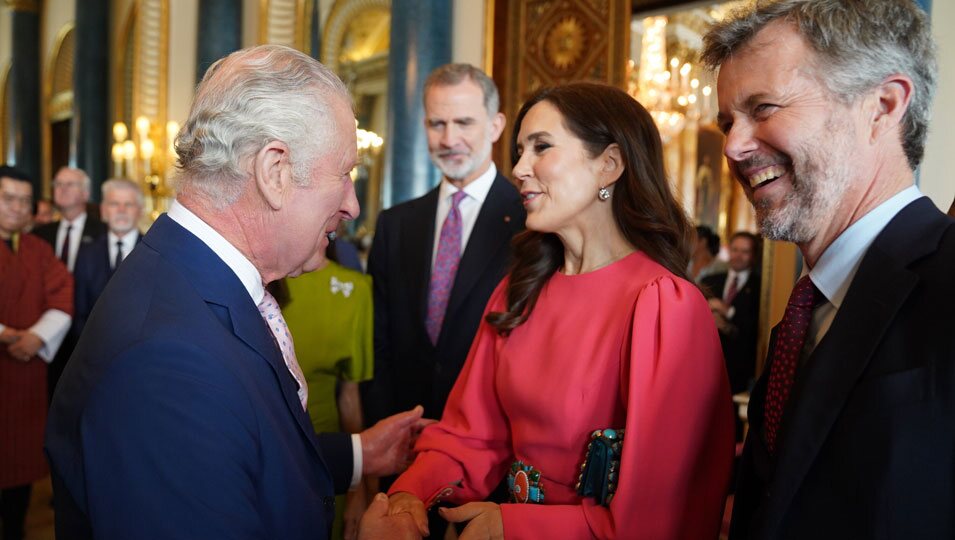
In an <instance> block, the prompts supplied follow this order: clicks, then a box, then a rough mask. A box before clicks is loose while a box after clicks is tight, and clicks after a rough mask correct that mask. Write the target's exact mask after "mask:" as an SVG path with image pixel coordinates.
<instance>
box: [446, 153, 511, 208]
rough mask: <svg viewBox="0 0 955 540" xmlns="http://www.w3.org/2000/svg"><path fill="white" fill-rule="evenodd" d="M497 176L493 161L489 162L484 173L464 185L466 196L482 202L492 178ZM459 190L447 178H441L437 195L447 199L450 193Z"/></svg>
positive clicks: (489, 189)
mask: <svg viewBox="0 0 955 540" xmlns="http://www.w3.org/2000/svg"><path fill="white" fill-rule="evenodd" d="M496 177H497V167H496V166H495V165H494V162H493V161H492V162H491V165H490V167H488V168H487V170H486V171H484V174H482V175H481V176H478V177H477V178H476V179H475V180H474V181H473V182H471V183H470V184H468V185H466V186H464V192H465V193H467V194H468V197H470V198H472V199H474V200H476V201H477V202H479V203H481V204H482V205H483V204H484V199H486V198H487V194H488V192H490V191H491V184H493V183H494V179H495V178H496ZM458 191H460V190H459V189H458V188H457V187H455V186H454V185H453V184H451V182H449V181H448V179H447V178H442V179H441V187H440V191H439V192H438V197H439V198H440V199H441V200H442V201H445V200H449V199H450V198H451V195H454V194H455V193H457V192H458Z"/></svg>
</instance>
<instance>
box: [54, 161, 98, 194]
mask: <svg viewBox="0 0 955 540" xmlns="http://www.w3.org/2000/svg"><path fill="white" fill-rule="evenodd" d="M63 171H71V172H75V173H77V174H79V175H80V183H81V185H80V187H82V188H83V191H85V192H87V193H89V192H90V190H91V189H92V188H93V183H92V182H91V181H90V175H88V174H86V171H84V170H83V169H80V168H77V167H60V168H59V169H57V171H56V174H54V175H53V178H54V179H56V177H57V176H59V175H60V173H61V172H63Z"/></svg>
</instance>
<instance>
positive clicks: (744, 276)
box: [726, 268, 750, 284]
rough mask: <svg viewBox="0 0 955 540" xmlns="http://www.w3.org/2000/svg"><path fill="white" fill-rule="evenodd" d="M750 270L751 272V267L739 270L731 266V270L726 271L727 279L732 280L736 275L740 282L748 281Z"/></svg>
mask: <svg viewBox="0 0 955 540" xmlns="http://www.w3.org/2000/svg"><path fill="white" fill-rule="evenodd" d="M749 272H750V269H749V268H747V269H746V270H740V271H739V272H737V271H736V270H733V269H732V268H730V269H729V270H727V271H726V281H732V280H733V278H734V277H736V278H738V283H739V284H743V283H746V280H748V279H749Z"/></svg>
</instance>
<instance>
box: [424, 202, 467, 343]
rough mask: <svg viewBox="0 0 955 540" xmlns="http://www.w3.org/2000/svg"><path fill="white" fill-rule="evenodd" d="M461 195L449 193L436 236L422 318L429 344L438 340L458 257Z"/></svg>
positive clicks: (459, 258) (459, 249) (459, 250)
mask: <svg viewBox="0 0 955 540" xmlns="http://www.w3.org/2000/svg"><path fill="white" fill-rule="evenodd" d="M465 197H467V193H465V192H464V191H458V192H456V193H455V194H454V195H452V196H451V211H449V212H448V217H447V218H445V220H444V224H443V225H442V226H441V236H440V237H439V238H438V255H437V258H436V259H435V261H434V270H432V271H431V285H430V286H429V288H428V319H427V320H426V321H425V326H426V328H427V330H428V337H429V338H431V343H432V344H433V345H437V344H438V334H440V333H441V323H443V322H444V312H445V310H447V309H448V298H450V297H451V286H452V285H454V275H455V274H456V273H457V271H458V262H459V261H460V260H461V212H460V211H459V210H458V204H460V202H461V199H464V198H465Z"/></svg>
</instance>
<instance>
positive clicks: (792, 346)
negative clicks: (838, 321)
mask: <svg viewBox="0 0 955 540" xmlns="http://www.w3.org/2000/svg"><path fill="white" fill-rule="evenodd" d="M822 299H823V296H822V293H820V292H819V289H817V288H816V286H815V285H814V284H813V282H812V280H810V279H809V276H808V275H806V276H803V277H802V278H801V279H800V280H799V281H797V282H796V286H795V287H793V292H792V294H790V295H789V304H788V305H787V306H786V313H785V314H784V315H783V320H782V322H780V323H779V326H778V327H776V340H775V342H774V344H773V350H772V351H771V352H770V355H769V357H770V361H769V362H770V363H769V370H770V371H769V386H768V389H767V391H766V408H765V410H766V413H765V423H764V433H765V435H766V447H767V448H768V449H769V452H770V453H771V454H775V453H776V441H777V438H778V436H779V427H780V425H781V424H782V419H783V411H784V410H785V407H786V401H787V400H788V399H789V394H790V391H791V390H792V386H793V381H795V379H796V367H797V365H798V364H799V355H800V354H801V353H802V349H803V345H805V343H806V333H807V332H808V330H809V323H810V321H812V310H813V308H814V307H815V306H816V305H817V304H818V303H819V301H820V300H822Z"/></svg>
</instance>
